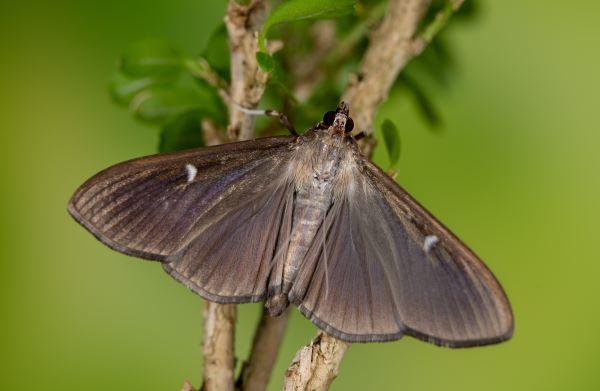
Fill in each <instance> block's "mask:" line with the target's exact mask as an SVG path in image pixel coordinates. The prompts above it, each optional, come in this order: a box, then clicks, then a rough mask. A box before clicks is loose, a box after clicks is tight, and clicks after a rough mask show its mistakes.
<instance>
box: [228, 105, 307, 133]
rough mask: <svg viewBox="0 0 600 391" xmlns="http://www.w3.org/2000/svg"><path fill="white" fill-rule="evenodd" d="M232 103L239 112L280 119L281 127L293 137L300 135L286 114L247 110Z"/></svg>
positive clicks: (274, 111) (272, 111)
mask: <svg viewBox="0 0 600 391" xmlns="http://www.w3.org/2000/svg"><path fill="white" fill-rule="evenodd" d="M231 103H232V105H233V106H235V108H237V109H238V110H239V111H241V112H242V113H244V114H248V115H256V116H258V115H265V116H267V117H277V119H279V123H280V124H281V126H283V127H284V128H285V129H287V130H289V132H290V133H291V134H292V136H298V135H299V134H298V132H296V129H295V128H294V125H292V123H291V122H290V120H289V119H288V117H287V116H286V115H285V114H284V113H280V112H279V111H276V110H261V109H249V108H246V107H244V106H242V105H240V104H238V103H236V102H231Z"/></svg>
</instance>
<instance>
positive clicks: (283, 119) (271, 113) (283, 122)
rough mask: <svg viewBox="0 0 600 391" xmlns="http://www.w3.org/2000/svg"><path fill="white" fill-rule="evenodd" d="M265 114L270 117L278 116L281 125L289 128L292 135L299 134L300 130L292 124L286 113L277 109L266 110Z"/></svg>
mask: <svg viewBox="0 0 600 391" xmlns="http://www.w3.org/2000/svg"><path fill="white" fill-rule="evenodd" d="M265 115H266V116H268V117H277V118H278V119H279V123H280V124H281V126H283V127H284V128H286V129H287V130H289V131H290V133H291V134H292V136H298V132H296V129H294V125H292V123H291V121H290V120H289V119H288V117H287V116H286V115H285V114H284V113H280V112H279V111H275V110H265Z"/></svg>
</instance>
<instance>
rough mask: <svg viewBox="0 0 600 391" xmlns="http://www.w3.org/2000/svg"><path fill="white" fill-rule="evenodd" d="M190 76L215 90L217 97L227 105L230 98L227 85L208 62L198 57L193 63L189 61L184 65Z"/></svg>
mask: <svg viewBox="0 0 600 391" xmlns="http://www.w3.org/2000/svg"><path fill="white" fill-rule="evenodd" d="M185 65H186V67H187V68H188V69H189V71H190V73H191V74H192V76H194V77H197V78H199V79H202V80H204V81H205V82H206V83H208V85H209V86H211V87H213V88H214V89H216V90H217V93H218V94H219V97H220V98H221V100H222V101H223V103H225V104H226V105H229V101H230V99H231V97H230V96H229V84H228V83H227V81H226V80H224V79H223V78H222V77H221V76H219V74H218V73H217V71H215V70H214V69H213V68H212V67H211V66H210V64H209V63H208V61H206V59H205V58H203V57H198V58H197V59H196V60H195V61H193V60H190V61H187V62H186V63H185Z"/></svg>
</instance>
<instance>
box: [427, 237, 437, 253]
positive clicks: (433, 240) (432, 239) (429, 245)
mask: <svg viewBox="0 0 600 391" xmlns="http://www.w3.org/2000/svg"><path fill="white" fill-rule="evenodd" d="M439 241H440V238H438V237H437V236H435V235H427V236H425V240H424V241H423V250H425V252H426V253H429V250H431V248H432V247H433V246H435V244H436V243H437V242H439Z"/></svg>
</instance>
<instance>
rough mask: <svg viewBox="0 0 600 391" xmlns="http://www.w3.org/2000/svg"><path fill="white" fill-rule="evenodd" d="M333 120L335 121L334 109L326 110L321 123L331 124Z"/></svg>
mask: <svg viewBox="0 0 600 391" xmlns="http://www.w3.org/2000/svg"><path fill="white" fill-rule="evenodd" d="M333 121H335V111H328V112H326V113H325V115H323V123H324V124H325V125H327V126H331V125H333Z"/></svg>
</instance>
